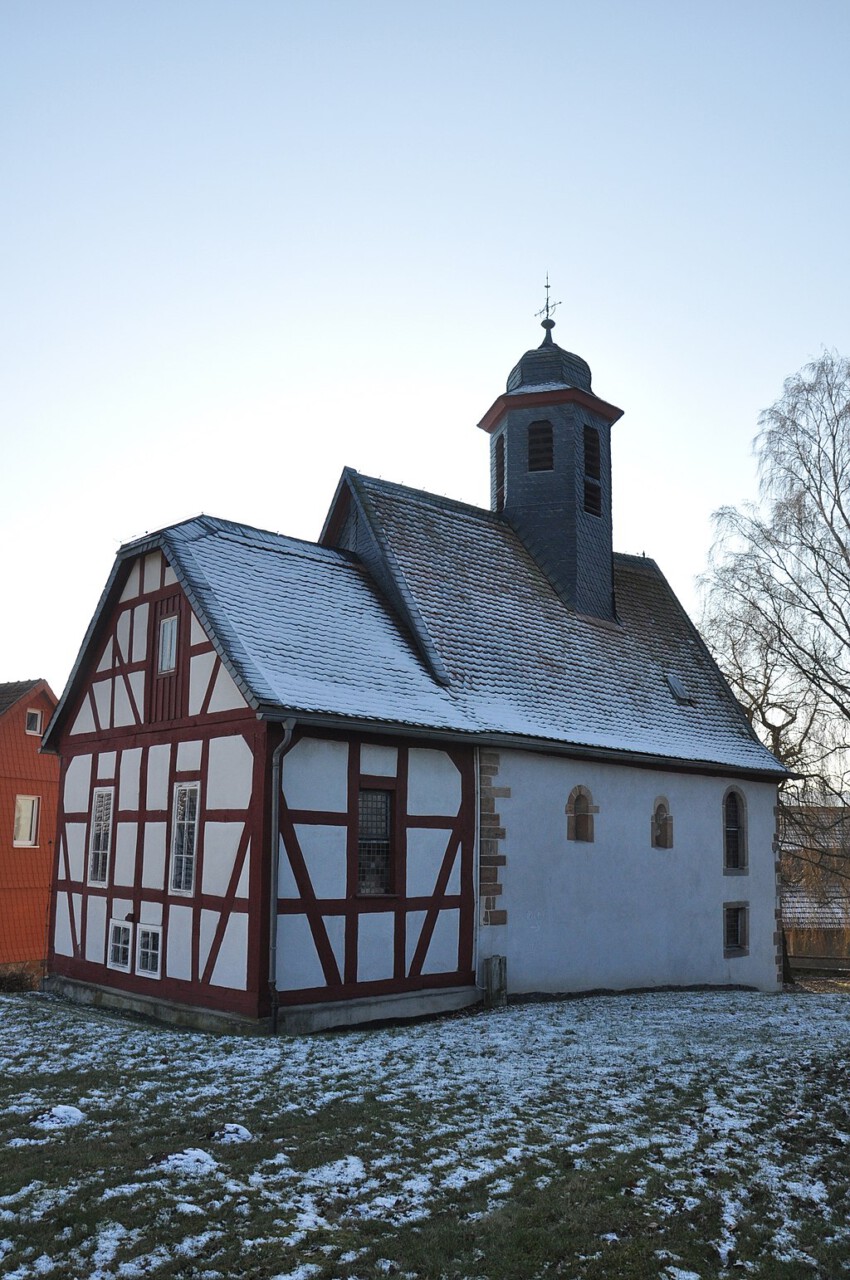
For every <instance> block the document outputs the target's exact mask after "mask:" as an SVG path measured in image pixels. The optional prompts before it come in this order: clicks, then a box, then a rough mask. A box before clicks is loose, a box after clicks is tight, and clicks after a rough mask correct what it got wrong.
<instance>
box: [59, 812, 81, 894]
mask: <svg viewBox="0 0 850 1280" xmlns="http://www.w3.org/2000/svg"><path fill="white" fill-rule="evenodd" d="M65 848H66V849H67V850H68V875H69V877H70V879H71V880H84V879H85V878H86V824H85V823H84V822H66V823H65ZM60 866H61V863H60Z"/></svg>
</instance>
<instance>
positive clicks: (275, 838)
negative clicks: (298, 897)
mask: <svg viewBox="0 0 850 1280" xmlns="http://www.w3.org/2000/svg"><path fill="white" fill-rule="evenodd" d="M294 728H295V717H294V716H291V717H290V718H289V719H288V720H284V722H283V737H282V738H281V740H280V742H279V743H278V744H277V746H276V747H275V749H274V752H273V753H272V820H271V840H270V844H271V858H270V869H271V888H270V890H269V993H270V995H271V1005H272V1023H271V1032H272V1035H273V1036H274V1035H277V1005H278V999H277V895H278V884H279V879H280V762H281V760H282V759H283V756H284V753H285V752H287V751H288V750H289V748H290V747H291V745H292V732H293V730H294Z"/></svg>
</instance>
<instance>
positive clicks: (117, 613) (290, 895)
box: [44, 314, 785, 1031]
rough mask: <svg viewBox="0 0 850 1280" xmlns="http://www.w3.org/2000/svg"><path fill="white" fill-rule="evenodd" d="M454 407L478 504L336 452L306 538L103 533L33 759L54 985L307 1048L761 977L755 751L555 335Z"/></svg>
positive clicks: (772, 889) (772, 955)
mask: <svg viewBox="0 0 850 1280" xmlns="http://www.w3.org/2000/svg"><path fill="white" fill-rule="evenodd" d="M553 327H554V326H553V321H552V320H551V318H549V316H548V314H547V318H546V320H545V321H544V329H545V337H544V340H543V343H542V344H541V346H540V347H538V348H536V349H534V350H531V351H528V352H526V354H525V355H524V356H523V357H522V359H521V360H520V361H519V363H518V364H517V365H516V367H515V368H514V369H513V370H512V372H511V374H510V376H509V378H508V382H507V389H506V391H505V393H504V394H502V395H500V396H499V397H498V398H497V399H496V401H495V402H494V403H493V405H492V406H491V407H490V408H489V409H488V410H487V412H486V414H485V415H484V417H483V418H482V420H481V422H480V423H479V426H480V427H481V428H482V429H483V430H484V431H485V432H487V434H488V435H489V442H490V489H491V504H490V509H489V510H484V509H481V508H479V507H474V506H470V505H467V504H465V503H462V502H456V501H452V500H450V499H447V498H443V497H437V496H435V495H433V494H429V493H425V492H422V491H420V490H416V489H410V488H406V487H403V486H401V485H396V484H391V483H388V482H386V481H382V480H376V479H372V478H369V477H367V476H363V475H360V474H359V473H358V472H356V471H354V470H351V469H348V468H346V470H345V471H344V472H343V474H342V478H341V480H340V483H339V487H338V489H337V492H336V494H335V496H334V498H333V501H332V503H331V507H330V511H329V513H328V516H327V519H326V521H325V525H324V529H323V531H322V534H321V537H320V539H319V542H318V543H315V544H314V543H310V542H304V541H300V540H298V539H294V538H287V537H283V536H281V535H279V534H275V533H268V532H265V531H263V530H260V529H255V528H251V527H248V526H245V525H240V524H234V523H231V522H229V521H226V520H220V519H214V518H212V517H209V516H198V517H196V518H194V519H190V520H187V521H185V522H183V523H181V524H177V525H173V526H171V527H169V528H166V529H162V530H160V531H159V532H157V533H153V534H150V535H146V536H145V537H143V538H140V539H137V540H136V541H134V542H131V543H128V544H126V545H125V546H123V547H122V548H121V549H120V550H119V552H118V556H117V558H116V562H115V566H114V568H113V571H112V574H111V576H110V578H109V581H108V582H107V584H106V587H105V589H104V593H103V596H102V598H101V600H100V603H99V605H98V608H97V610H96V613H95V616H94V618H93V619H92V621H91V624H90V626H89V629H88V632H87V634H86V636H85V639H84V641H83V645H82V648H81V651H80V655H79V658H78V660H77V663H76V665H75V667H74V669H73V671H72V673H71V676H70V679H69V682H68V686H67V688H66V689H65V692H64V693H63V695H62V698H61V700H60V703H59V706H58V708H57V710H56V714H55V715H54V717H53V719H52V721H51V723H50V725H49V727H48V729H47V732H46V734H45V739H44V744H45V747H46V748H47V749H49V750H53V751H55V752H57V753H58V754H59V756H60V758H61V781H60V808H59V819H58V829H57V856H56V863H55V868H54V883H53V896H52V902H53V905H52V916H51V955H50V971H51V974H52V979H51V981H52V984H53V987H54V989H56V990H59V991H62V992H64V993H66V994H67V995H69V996H72V997H74V998H76V999H79V1000H82V1001H88V1002H94V1003H102V1004H109V1005H113V1006H117V1007H127V1008H134V1009H136V1010H139V1011H142V1012H148V1013H151V1014H153V1015H155V1016H159V1017H163V1018H168V1019H171V1020H174V1021H177V1022H182V1023H185V1024H187V1025H196V1026H241V1027H244V1028H251V1027H255V1028H271V1029H278V1030H282V1031H300V1030H309V1029H316V1028H321V1027H328V1026H339V1025H345V1024H354V1023H361V1022H367V1021H370V1020H377V1019H384V1018H393V1017H406V1016H416V1015H420V1014H423V1013H430V1012H439V1011H441V1010H448V1009H452V1008H458V1007H461V1006H463V1005H466V1004H471V1003H473V1002H475V1001H477V1000H480V999H481V998H482V995H483V992H484V989H485V987H486V985H487V980H488V976H491V977H492V974H493V973H502V972H506V975H507V990H508V993H509V994H522V993H533V992H551V993H563V992H580V991H588V990H596V989H615V990H621V989H628V988H635V987H669V986H686V985H694V984H709V985H717V986H724V985H736V986H738V985H745V986H750V987H755V988H759V989H762V990H775V989H777V988H778V986H779V985H780V981H781V963H780V948H779V934H778V932H777V930H778V927H779V926H778V923H777V869H776V862H775V854H774V850H773V844H774V828H775V816H774V810H775V805H776V788H777V784H778V783H779V782H781V781H782V779H783V778H784V776H785V771H784V769H783V767H782V766H781V765H780V764H779V763H778V762H777V760H775V759H774V757H773V756H772V755H771V754H770V753H769V752H768V751H767V750H766V748H765V747H763V746H762V745H761V743H760V742H759V741H758V739H757V738H756V737H755V735H754V733H753V732H752V730H751V728H750V726H749V724H748V723H747V720H746V719H745V717H744V715H743V713H742V711H741V709H740V707H739V706H738V704H737V702H736V701H735V699H734V697H733V695H732V693H731V692H730V690H729V688H728V686H727V685H726V683H725V681H724V680H723V677H722V676H721V675H720V672H719V671H718V669H717V667H716V665H715V663H714V662H713V660H712V658H711V656H710V655H709V653H708V651H707V649H706V647H705V645H704V643H703V641H702V640H701V638H700V636H699V634H698V633H697V631H696V629H695V628H694V626H693V625H692V623H691V622H690V620H689V619H688V617H687V615H686V614H685V612H684V611H683V609H682V607H681V605H680V604H679V603H678V601H677V600H676V598H675V596H674V595H673V593H672V591H671V590H670V587H669V586H668V584H667V582H666V581H665V579H664V577H663V576H662V574H661V572H660V571H659V569H658V567H657V566H656V564H655V563H654V561H652V560H649V559H645V558H644V557H642V556H641V557H636V556H627V555H619V554H615V553H614V552H613V550H612V539H611V502H612V494H611V429H612V426H613V425H614V424H615V423H616V422H617V420H618V419H619V418H620V416H621V410H620V409H618V408H615V406H614V405H613V404H610V403H609V402H608V401H606V400H604V399H602V398H601V397H600V396H598V395H597V394H596V393H595V392H594V391H593V389H592V386H591V373H590V369H589V367H588V365H587V364H586V363H585V361H584V360H583V359H581V358H580V357H579V356H577V355H573V354H571V353H569V352H567V351H565V350H563V349H562V348H561V347H559V346H558V345H557V344H556V343H555V342H554V340H553V334H552V329H553Z"/></svg>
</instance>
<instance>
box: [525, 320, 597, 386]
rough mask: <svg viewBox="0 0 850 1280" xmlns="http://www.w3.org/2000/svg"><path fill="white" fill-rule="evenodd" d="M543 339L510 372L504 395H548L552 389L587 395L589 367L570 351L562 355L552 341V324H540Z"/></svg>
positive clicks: (561, 351)
mask: <svg viewBox="0 0 850 1280" xmlns="http://www.w3.org/2000/svg"><path fill="white" fill-rule="evenodd" d="M542 327H543V328H544V329H545V330H546V337H545V338H544V339H543V341H542V342H541V344H540V346H539V347H536V348H535V349H534V350H533V351H526V353H525V355H524V356H523V357H522V359H521V360H520V361H519V363H518V364H515V365H514V367H513V369H511V372H510V376H509V377H508V385H507V391H508V393H509V394H510V393H511V392H523V391H548V390H553V389H554V388H555V387H577V388H578V389H579V390H580V391H590V390H591V387H590V365H589V364H588V363H587V362H586V361H585V360H582V358H581V356H575V355H573V353H572V352H571V351H564V349H563V347H559V346H558V344H557V343H556V342H553V341H552V330H553V329H554V328H555V321H554V320H551V319H549V317H548V316H547V317H546V319H545V320H544V321H543V322H542Z"/></svg>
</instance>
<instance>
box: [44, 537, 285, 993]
mask: <svg viewBox="0 0 850 1280" xmlns="http://www.w3.org/2000/svg"><path fill="white" fill-rule="evenodd" d="M157 554H158V553H157ZM159 559H160V560H161V557H159ZM151 560H152V557H147V562H148V563H147V564H145V563H142V564H141V565H139V563H138V562H136V564H135V565H134V566H133V568H132V570H131V574H130V578H129V580H128V583H127V585H126V586H125V589H124V592H123V595H122V600H121V601H120V602H119V603H118V605H117V606H116V607H115V609H114V610H113V613H112V615H111V617H110V618H109V619H108V620H107V623H106V626H105V628H104V630H103V631H102V632H101V635H100V637H99V638H98V639H97V640H96V649H95V652H94V657H93V661H92V664H91V667H90V668H89V672H88V675H87V678H86V681H85V683H84V684H83V686H82V687H81V689H80V692H79V694H78V695H77V699H76V706H74V707H72V708H70V711H69V715H68V718H67V721H66V728H65V730H64V731H63V732H62V735H61V739H60V743H59V751H60V755H61V757H62V761H61V773H60V785H59V795H60V801H59V815H58V828H57V857H56V861H55V866H54V879H53V895H52V898H53V901H52V909H51V924H50V936H51V940H52V941H51V954H50V960H49V968H50V972H51V973H53V974H55V975H57V976H59V977H63V978H68V979H72V980H75V981H78V982H82V983H87V984H92V985H95V986H97V987H107V988H109V989H112V990H114V991H115V992H118V993H126V994H127V995H128V996H139V995H141V996H145V997H148V998H153V999H154V1000H156V1001H163V1002H173V1003H178V1004H185V1005H192V1006H199V1007H203V1008H210V1009H216V1010H221V1011H222V1012H225V1013H229V1014H235V1015H239V1016H242V1017H249V1018H257V1017H259V1016H261V1015H262V1013H263V1011H264V1008H265V1007H267V1004H268V996H267V978H268V907H267V903H268V889H267V884H268V875H267V869H266V863H267V861H268V822H267V809H268V794H267V793H268V779H267V773H268V769H267V761H268V752H267V738H268V729H267V726H266V725H265V724H264V723H262V722H258V720H257V719H256V716H255V715H254V714H253V712H252V711H251V710H250V709H249V708H248V706H247V704H246V703H245V702H244V700H243V699H242V698H241V696H240V695H239V694H238V691H236V689H235V686H234V685H233V684H232V681H230V678H229V676H228V675H227V673H226V672H223V668H222V665H221V662H220V659H219V657H218V655H217V654H216V652H215V651H214V649H213V646H212V644H211V643H210V642H209V640H208V639H207V637H206V635H205V634H204V633H203V631H202V630H201V628H200V626H199V625H198V623H197V621H196V620H194V619H193V617H192V615H191V610H190V608H189V605H188V602H187V601H186V600H185V597H184V596H183V594H182V592H181V591H180V589H179V588H178V587H176V586H175V584H174V582H173V580H172V581H168V580H167V578H168V576H169V575H170V571H169V570H168V569H167V566H166V565H165V563H164V562H162V563H161V565H159V566H157V565H156V564H155V563H154V564H151ZM171 576H172V579H173V575H171ZM134 583H135V585H134ZM174 612H176V613H177V614H178V617H179V622H178V635H177V643H176V664H175V667H174V670H173V671H171V672H170V673H166V674H165V675H164V676H160V677H159V678H160V680H161V681H164V682H171V683H170V688H168V687H166V685H165V683H163V685H162V687H161V689H160V691H159V692H155V693H150V692H148V691H150V690H155V689H156V681H157V676H158V672H157V663H158V641H159V623H160V620H161V618H162V617H163V616H168V615H169V614H172V613H174ZM133 676H135V677H136V679H135V680H132V681H131V678H132V677H133ZM95 684H100V685H103V686H106V687H105V688H104V689H102V690H100V691H99V692H97V693H95V691H94V688H93V686H94V685H95ZM119 687H121V688H123V689H124V691H125V692H124V693H118V692H117V689H118V688H119ZM125 695H126V696H125ZM228 704H229V705H228ZM128 705H129V707H130V714H131V715H132V722H131V723H126V724H122V723H116V720H118V721H120V720H121V719H123V718H125V717H126V716H127V714H128V713H127V707H128ZM116 707H118V708H119V709H120V710H119V714H118V716H117V717H116V714H115V708H116ZM216 708H218V709H216ZM143 716H144V719H143V718H142V717H143ZM90 719H91V721H92V723H90ZM234 763H235V765H236V766H238V767H237V768H235V769H234V768H233V767H232V766H233V764H234ZM237 775H238V785H237V784H236V782H235V781H234V779H235V778H236V777H237ZM191 784H197V803H198V809H197V815H196V846H195V857H194V874H193V876H192V887H191V890H188V891H187V890H185V889H183V890H181V889H175V888H174V887H173V884H174V880H173V876H172V862H173V846H174V824H175V790H176V788H177V787H178V785H189V786H191ZM103 790H108V791H111V793H112V801H111V815H110V834H109V850H108V858H107V863H106V874H105V879H103V880H98V882H97V883H94V882H92V877H91V874H90V873H91V869H92V868H91V847H92V823H93V819H94V814H95V808H96V805H95V792H96V791H103ZM101 811H102V806H101ZM111 922H117V923H120V924H126V925H129V926H131V930H130V963H129V966H128V969H127V970H124V969H122V968H115V967H114V966H111V965H110V964H109V960H110V932H111ZM140 929H144V930H146V931H147V932H150V931H153V932H155V933H160V931H161V933H160V956H159V974H158V976H150V975H149V974H147V973H145V972H144V971H143V969H142V967H141V966H140V965H139V964H138V963H137V961H138V956H137V941H138V938H139V932H140ZM261 1006H262V1007H261Z"/></svg>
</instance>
